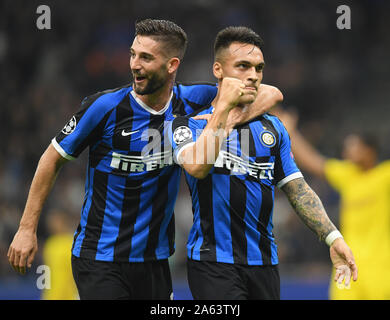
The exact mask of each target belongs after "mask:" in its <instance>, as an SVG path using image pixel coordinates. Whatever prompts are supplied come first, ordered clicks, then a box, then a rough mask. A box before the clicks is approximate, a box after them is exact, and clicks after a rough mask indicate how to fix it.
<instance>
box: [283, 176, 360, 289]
mask: <svg viewBox="0 0 390 320" xmlns="http://www.w3.org/2000/svg"><path fill="white" fill-rule="evenodd" d="M282 190H283V192H284V193H285V194H286V196H287V198H288V200H289V201H290V204H291V205H292V207H293V208H294V210H295V212H296V213H297V214H298V216H299V217H300V218H301V219H302V220H303V222H304V223H305V224H306V225H307V226H308V227H309V228H310V229H311V230H312V231H314V232H315V233H316V234H317V236H318V237H319V239H320V240H321V241H324V240H325V239H326V237H327V236H328V235H329V234H330V233H331V232H334V231H337V229H336V227H335V226H334V224H333V223H332V221H331V220H330V219H329V217H328V215H327V214H326V211H325V209H324V206H323V205H322V202H321V200H320V198H319V197H318V196H317V194H316V193H315V192H314V191H313V190H312V189H311V188H310V186H309V185H308V184H307V183H306V181H305V179H303V178H298V179H294V180H292V181H290V182H288V183H286V184H285V185H284V186H283V187H282ZM329 245H330V257H331V260H332V263H333V265H334V267H335V268H336V275H335V279H334V280H335V281H337V282H338V283H339V284H342V282H343V280H344V279H345V285H346V286H347V287H348V286H349V283H350V279H351V274H352V276H353V280H354V281H356V280H357V274H358V271H357V266H356V264H355V259H354V257H353V254H352V251H351V249H350V248H349V247H348V245H347V244H346V243H345V241H344V239H343V238H342V237H339V238H337V239H335V240H334V241H333V242H332V243H330V244H329Z"/></svg>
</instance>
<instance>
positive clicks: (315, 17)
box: [0, 0, 390, 281]
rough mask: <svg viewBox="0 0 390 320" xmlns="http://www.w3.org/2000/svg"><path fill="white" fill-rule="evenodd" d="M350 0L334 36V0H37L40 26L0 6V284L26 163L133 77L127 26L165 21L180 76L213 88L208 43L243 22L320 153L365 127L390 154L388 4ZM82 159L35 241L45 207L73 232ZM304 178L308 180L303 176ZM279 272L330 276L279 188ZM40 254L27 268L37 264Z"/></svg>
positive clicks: (184, 210)
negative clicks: (43, 13) (44, 9)
mask: <svg viewBox="0 0 390 320" xmlns="http://www.w3.org/2000/svg"><path fill="white" fill-rule="evenodd" d="M342 3H343V4H347V5H350V8H351V12H352V29H351V30H339V29H337V26H336V19H337V17H338V15H337V14H336V8H337V6H338V5H340V4H341V3H340V1H338V2H334V1H326V0H322V1H303V0H298V1H287V0H285V1H279V0H276V1H262V0H245V1H227V0H192V1H182V0H180V1H179V0H169V1H158V0H149V1H129V0H118V1H115V2H114V1H102V0H95V1H93V2H92V1H86V0H80V1H46V3H45V4H46V5H48V6H49V7H50V9H51V29H50V30H38V29H37V27H36V19H37V17H38V16H39V15H38V14H37V13H36V8H37V7H38V5H40V3H39V2H37V1H28V2H26V1H23V2H22V1H21V0H17V1H11V0H5V1H2V2H1V3H0V83H1V89H0V102H1V105H0V119H1V125H0V134H1V138H0V150H1V152H0V279H5V278H11V277H16V273H14V272H13V270H12V268H11V267H10V266H9V264H8V261H7V258H6V254H7V250H8V246H9V244H10V242H11V240H12V237H13V235H14V233H15V232H16V230H17V226H18V223H19V220H20V217H21V215H22V212H23V209H24V204H25V201H26V198H27V194H28V188H29V186H30V183H31V180H32V177H33V174H34V171H35V168H36V166H37V163H38V161H39V158H40V155H41V154H42V153H43V151H44V150H45V149H46V147H47V146H48V144H49V143H50V141H51V139H52V138H53V137H54V136H55V135H56V134H57V133H58V132H59V131H60V130H61V129H62V127H63V126H64V124H65V123H66V122H67V121H68V120H69V119H70V117H71V116H72V114H73V113H74V112H75V111H76V110H77V109H78V107H79V105H80V102H81V100H82V99H83V98H84V97H85V96H87V95H91V94H93V93H95V92H97V91H101V90H105V89H109V88H115V87H119V86H121V85H123V84H126V83H128V82H130V81H131V78H130V72H129V63H128V60H129V47H130V45H131V42H132V39H133V34H134V22H135V21H136V20H139V19H143V18H148V17H151V18H161V19H169V20H173V21H174V22H176V23H177V24H179V25H180V26H182V27H183V29H184V30H185V31H186V32H187V35H188V38H189V46H188V49H187V53H186V56H185V58H184V61H183V64H182V66H181V67H180V70H179V73H178V78H177V80H178V81H182V82H193V81H213V82H214V81H215V79H214V78H213V76H212V73H211V66H212V62H213V40H214V38H215V36H216V34H217V32H218V31H219V30H220V29H222V28H224V27H226V26H229V25H246V26H249V27H251V28H253V29H254V30H255V31H257V32H258V33H259V34H260V35H261V36H262V37H263V39H264V42H265V47H264V48H265V49H264V55H265V62H266V67H265V70H264V80H263V82H265V83H267V84H272V85H275V86H277V87H279V88H280V89H281V90H282V92H283V93H284V97H285V100H284V106H285V107H289V108H295V109H296V110H297V111H298V113H299V115H300V129H301V131H302V132H303V133H305V134H306V136H307V137H308V139H309V140H310V142H311V143H313V144H314V145H315V146H316V147H317V148H318V149H319V150H321V151H322V152H323V153H324V154H326V155H329V156H339V152H340V146H341V141H342V139H343V138H344V136H345V135H346V134H348V133H350V132H351V131H354V130H355V129H359V128H361V127H364V128H366V129H372V130H373V131H374V132H375V133H376V135H377V137H378V139H379V141H380V144H381V145H382V146H383V152H382V154H381V155H382V157H388V156H389V154H390V152H389V151H390V147H389V144H387V145H386V136H389V133H390V128H389V119H390V111H389V108H387V107H388V101H389V92H390V78H389V77H388V74H389V70H390V62H389V58H388V57H389V52H390V41H389V40H388V35H387V32H388V30H389V28H390V19H388V13H389V10H390V5H389V2H388V1H386V0H370V1H369V0H366V1H360V2H356V1H354V2H353V3H352V1H342ZM86 163H87V152H84V153H83V154H82V155H81V156H80V158H79V159H77V160H76V161H73V162H72V163H69V164H67V165H66V166H65V167H64V168H63V170H62V171H61V173H60V175H59V177H58V181H57V183H56V185H55V187H54V190H53V192H52V194H51V195H50V198H49V200H48V202H47V204H46V206H45V209H44V211H43V213H42V219H41V223H40V226H39V233H38V236H39V241H40V243H43V241H44V240H45V239H46V238H47V237H48V235H49V234H48V233H49V232H48V228H47V226H46V224H45V218H46V216H47V214H48V212H50V210H51V209H59V210H66V211H67V212H68V213H69V219H70V221H72V224H73V226H74V228H76V226H77V223H78V219H79V215H80V208H81V205H82V202H83V193H84V177H85V170H86ZM304 174H305V173H304ZM306 178H307V179H308V180H309V184H311V186H312V187H313V189H314V190H315V191H316V192H317V193H318V194H319V195H320V197H321V199H322V200H323V202H324V205H325V207H326V209H327V211H328V214H329V216H330V217H331V218H332V220H333V221H334V222H335V223H336V224H337V223H338V205H339V203H338V197H337V195H336V193H335V192H334V191H333V190H331V189H330V188H329V187H328V186H327V185H326V184H325V183H324V182H322V181H317V180H316V179H314V178H313V177H310V176H309V175H306ZM191 214H192V213H191V204H190V202H189V198H188V192H187V188H186V186H185V184H183V185H182V188H181V191H180V195H179V199H178V202H177V206H176V227H177V236H176V243H177V244H176V246H177V252H176V254H175V255H174V256H173V258H172V265H173V268H172V271H173V272H175V273H176V274H184V270H185V269H184V268H185V241H186V235H187V233H188V230H189V228H190V224H191V222H192V217H191ZM274 226H275V229H274V233H275V236H276V239H277V243H278V246H279V257H280V263H281V276H282V281H283V276H284V275H286V276H287V275H294V276H310V275H315V276H317V277H329V274H330V262H329V256H328V250H327V248H326V246H325V245H324V244H323V243H320V242H319V241H318V240H317V239H316V237H315V235H314V234H313V233H312V232H311V231H310V230H309V229H308V228H306V227H305V226H304V225H303V223H302V222H301V221H299V220H298V218H297V217H296V215H295V214H294V213H293V211H292V210H291V209H290V206H289V204H288V202H287V200H285V198H284V196H282V195H281V194H280V193H279V192H278V193H277V204H276V208H275V211H274ZM39 259H40V256H39V255H38V258H37V260H36V262H35V264H39V263H40V260H39Z"/></svg>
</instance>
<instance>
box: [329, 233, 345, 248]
mask: <svg viewBox="0 0 390 320" xmlns="http://www.w3.org/2000/svg"><path fill="white" fill-rule="evenodd" d="M342 237H343V236H342V234H341V233H340V231H338V230H334V231H332V232H331V233H329V234H328V235H327V236H326V238H325V243H326V244H327V245H328V246H329V247H330V246H331V245H332V243H333V241H335V240H336V239H337V238H342Z"/></svg>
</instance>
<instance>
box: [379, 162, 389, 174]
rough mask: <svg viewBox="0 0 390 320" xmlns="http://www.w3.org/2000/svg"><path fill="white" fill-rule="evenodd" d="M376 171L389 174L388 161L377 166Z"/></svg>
mask: <svg viewBox="0 0 390 320" xmlns="http://www.w3.org/2000/svg"><path fill="white" fill-rule="evenodd" d="M377 169H379V170H383V171H385V172H388V173H390V160H384V161H382V162H380V163H379V164H378V165H377Z"/></svg>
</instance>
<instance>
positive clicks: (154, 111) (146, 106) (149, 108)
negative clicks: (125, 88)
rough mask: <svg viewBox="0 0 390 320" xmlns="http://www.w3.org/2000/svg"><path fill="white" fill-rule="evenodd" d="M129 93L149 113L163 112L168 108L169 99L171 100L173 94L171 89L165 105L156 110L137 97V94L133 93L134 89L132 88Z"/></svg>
mask: <svg viewBox="0 0 390 320" xmlns="http://www.w3.org/2000/svg"><path fill="white" fill-rule="evenodd" d="M130 93H131V95H132V96H133V98H134V99H135V101H137V103H138V104H139V105H140V106H141V107H142V108H144V109H145V110H146V111H148V112H150V113H151V114H164V113H165V111H167V109H168V108H169V105H170V104H171V100H172V96H173V91H172V92H171V95H170V97H169V99H168V102H167V104H166V105H165V107H164V108H162V109H161V110H160V111H156V110H154V109H153V108H151V107H149V106H148V105H147V104H146V103H144V102H143V101H142V100H141V99H140V98H138V97H137V95H136V94H135V92H134V90H132V91H131V92H130Z"/></svg>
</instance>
